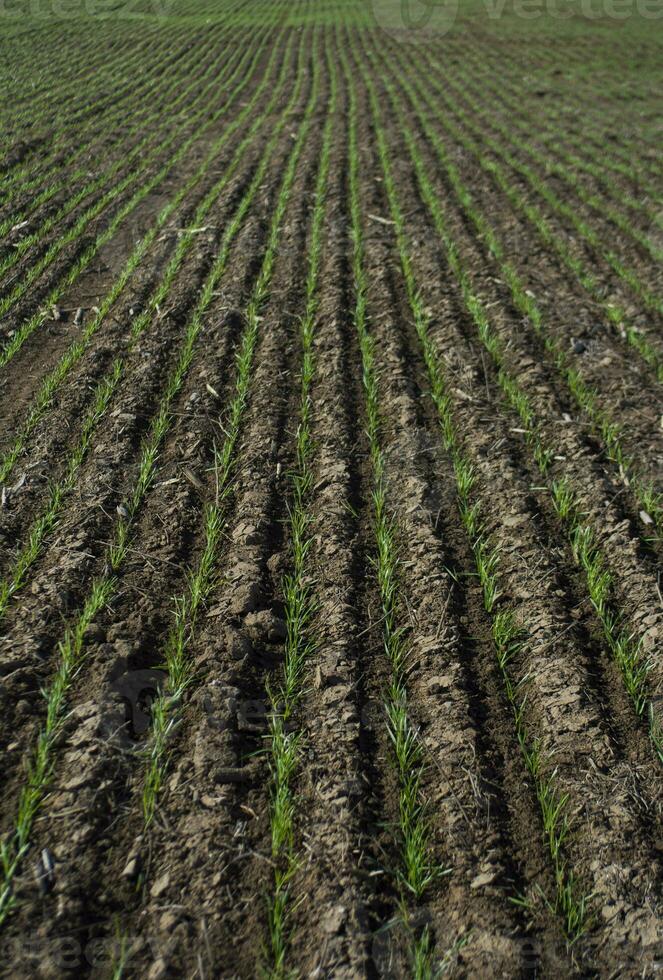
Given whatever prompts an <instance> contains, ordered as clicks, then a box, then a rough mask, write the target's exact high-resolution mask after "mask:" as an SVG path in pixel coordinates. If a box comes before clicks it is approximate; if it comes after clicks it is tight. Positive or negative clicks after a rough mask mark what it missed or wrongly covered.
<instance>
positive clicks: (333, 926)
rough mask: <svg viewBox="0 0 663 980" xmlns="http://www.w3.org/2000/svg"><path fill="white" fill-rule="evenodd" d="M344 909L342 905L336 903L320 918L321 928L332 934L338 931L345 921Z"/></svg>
mask: <svg viewBox="0 0 663 980" xmlns="http://www.w3.org/2000/svg"><path fill="white" fill-rule="evenodd" d="M345 916H346V910H345V906H344V905H336V906H334V908H332V909H330V910H329V912H327V914H326V915H325V917H324V919H323V920H322V929H323V931H324V932H326V933H327V934H328V935H330V936H333V935H335V934H336V933H338V932H340V931H341V929H342V928H343V923H344V922H345Z"/></svg>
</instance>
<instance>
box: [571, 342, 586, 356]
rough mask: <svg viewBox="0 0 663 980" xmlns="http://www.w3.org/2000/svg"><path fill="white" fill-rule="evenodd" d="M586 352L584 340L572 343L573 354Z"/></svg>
mask: <svg viewBox="0 0 663 980" xmlns="http://www.w3.org/2000/svg"><path fill="white" fill-rule="evenodd" d="M586 350H587V344H586V343H585V342H584V340H574V341H573V353H574V354H584V353H585V351H586Z"/></svg>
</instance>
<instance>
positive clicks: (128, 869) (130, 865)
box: [122, 857, 140, 878]
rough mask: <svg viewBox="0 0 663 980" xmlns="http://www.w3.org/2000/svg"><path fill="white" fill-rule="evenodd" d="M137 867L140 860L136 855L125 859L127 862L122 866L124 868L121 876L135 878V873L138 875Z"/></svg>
mask: <svg viewBox="0 0 663 980" xmlns="http://www.w3.org/2000/svg"><path fill="white" fill-rule="evenodd" d="M139 868H140V862H139V860H138V858H137V857H132V858H129V860H128V861H127V863H126V864H125V866H124V870H123V872H122V877H123V878H136V877H137V875H138V870H139Z"/></svg>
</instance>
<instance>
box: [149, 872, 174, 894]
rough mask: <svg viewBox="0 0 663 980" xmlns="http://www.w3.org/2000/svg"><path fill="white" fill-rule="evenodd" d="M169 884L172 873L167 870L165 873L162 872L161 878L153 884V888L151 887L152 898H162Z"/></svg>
mask: <svg viewBox="0 0 663 980" xmlns="http://www.w3.org/2000/svg"><path fill="white" fill-rule="evenodd" d="M169 884H170V875H169V873H168V872H167V871H166V872H165V874H162V875H161V877H160V878H157V880H156V881H155V882H154V884H153V885H152V888H151V889H150V895H151V896H152V898H161V896H162V895H163V894H164V893H165V892H166V891H167V890H168V886H169Z"/></svg>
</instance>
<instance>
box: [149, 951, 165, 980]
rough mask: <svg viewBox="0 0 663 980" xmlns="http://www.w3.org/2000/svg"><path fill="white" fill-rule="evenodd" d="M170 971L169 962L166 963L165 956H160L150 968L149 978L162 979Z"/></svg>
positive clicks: (152, 979) (150, 979)
mask: <svg viewBox="0 0 663 980" xmlns="http://www.w3.org/2000/svg"><path fill="white" fill-rule="evenodd" d="M167 972H168V964H167V963H166V961H165V959H164V958H163V956H160V957H159V959H158V960H155V961H154V963H153V964H152V966H151V967H150V969H149V972H148V974H147V980H162V978H163V977H165V976H166V973H167Z"/></svg>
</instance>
